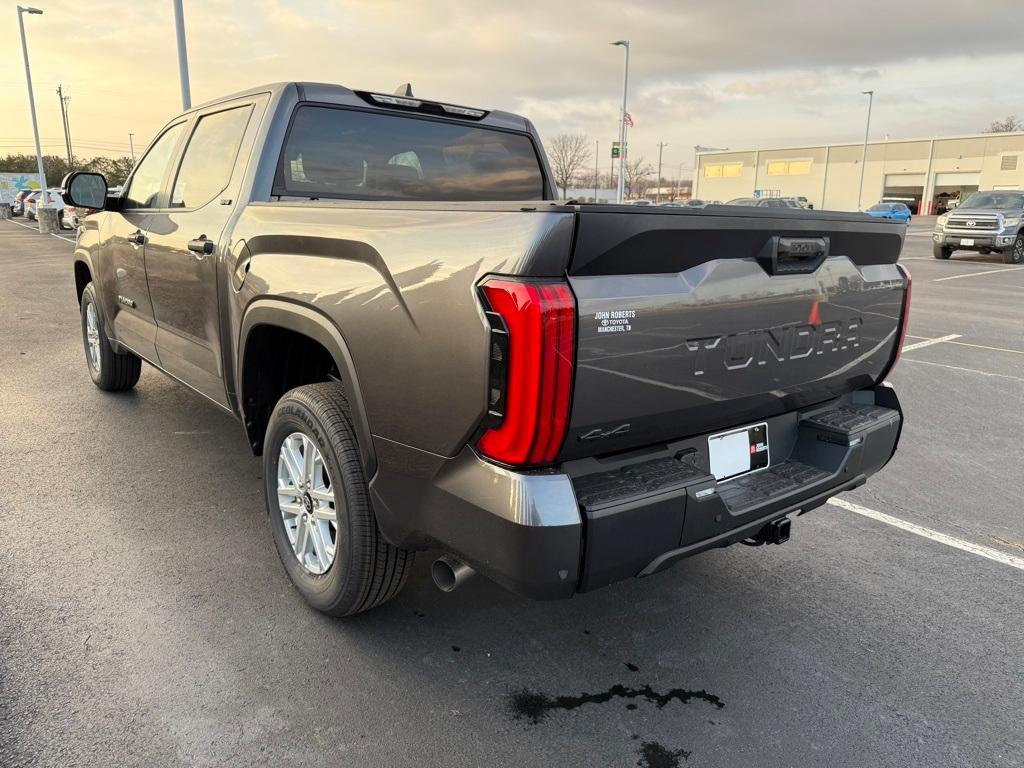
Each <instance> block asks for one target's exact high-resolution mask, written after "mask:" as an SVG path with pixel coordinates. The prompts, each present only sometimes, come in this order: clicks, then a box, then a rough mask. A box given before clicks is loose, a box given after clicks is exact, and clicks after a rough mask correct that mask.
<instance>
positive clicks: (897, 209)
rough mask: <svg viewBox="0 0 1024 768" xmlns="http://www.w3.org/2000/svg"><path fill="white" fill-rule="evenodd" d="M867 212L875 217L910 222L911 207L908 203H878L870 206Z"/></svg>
mask: <svg viewBox="0 0 1024 768" xmlns="http://www.w3.org/2000/svg"><path fill="white" fill-rule="evenodd" d="M865 213H866V214H867V215H868V216H871V217H872V218H874V219H889V220H891V221H902V222H903V223H904V224H910V218H911V217H910V209H909V208H908V207H907V205H906V203H876V204H875V205H872V206H871V207H870V208H868V209H867V210H866V211H865Z"/></svg>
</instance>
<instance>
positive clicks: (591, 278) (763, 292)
mask: <svg viewBox="0 0 1024 768" xmlns="http://www.w3.org/2000/svg"><path fill="white" fill-rule="evenodd" d="M577 215H578V220H577V231H576V239H575V245H574V251H573V255H572V260H571V263H570V267H569V270H568V272H569V282H570V284H571V286H572V290H573V292H574V293H575V296H576V302H577V308H578V313H579V323H578V335H577V338H578V348H577V368H576V375H575V382H574V394H573V407H572V414H571V420H570V428H569V432H568V435H567V439H566V441H565V444H564V447H563V451H562V458H563V459H572V458H580V457H584V456H591V455H596V454H604V453H610V452H615V451H621V450H625V449H629V448H632V447H638V446H644V445H651V444H653V443H657V442H659V441H667V440H672V439H676V438H679V437H685V436H689V435H694V434H698V433H702V432H708V431H712V430H718V429H727V428H729V427H733V426H740V425H743V424H748V423H751V422H754V421H756V420H759V419H763V418H766V417H769V416H773V415H776V414H779V413H784V412H787V411H791V410H794V409H796V408H801V407H805V406H807V405H810V404H814V403H818V402H823V401H825V400H828V399H830V398H833V397H837V396H839V395H841V394H844V393H847V392H850V391H853V390H856V389H861V388H864V387H867V386H871V385H872V384H874V383H875V382H876V381H878V380H879V379H880V378H881V377H882V376H883V375H884V374H885V373H886V371H887V369H888V367H889V365H890V363H891V361H892V359H893V357H894V354H895V352H896V344H897V336H898V330H899V325H900V320H901V313H902V302H903V294H904V290H905V279H904V277H903V275H902V274H901V273H900V271H899V270H898V269H897V267H896V266H895V264H896V261H897V259H898V258H899V253H900V249H901V248H902V244H903V237H904V234H905V231H906V228H905V226H904V225H902V224H897V223H892V222H884V221H874V220H870V219H868V218H867V217H866V216H861V215H859V214H847V215H844V214H831V213H824V212H817V211H802V210H801V211H777V210H771V209H769V210H764V211H752V210H749V209H748V210H744V211H742V212H739V211H738V210H737V209H735V208H728V207H717V208H709V209H705V210H703V211H688V210H685V209H683V210H680V209H675V210H672V209H668V210H655V211H650V210H641V209H636V208H633V209H626V208H623V207H617V206H580V208H579V212H578V214H577Z"/></svg>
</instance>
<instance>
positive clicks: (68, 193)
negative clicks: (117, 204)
mask: <svg viewBox="0 0 1024 768" xmlns="http://www.w3.org/2000/svg"><path fill="white" fill-rule="evenodd" d="M60 191H61V197H62V198H64V202H65V203H66V204H68V205H73V206H75V207H76V208H92V209H94V210H102V209H103V207H104V206H105V205H106V204H107V180H106V179H105V178H103V174H101V173H87V172H83V171H73V172H72V173H69V174H68V175H67V176H65V177H64V180H63V181H62V182H61V183H60Z"/></svg>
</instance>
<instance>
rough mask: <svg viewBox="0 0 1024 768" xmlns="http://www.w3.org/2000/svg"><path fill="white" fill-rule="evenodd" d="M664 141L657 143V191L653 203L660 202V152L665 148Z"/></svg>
mask: <svg viewBox="0 0 1024 768" xmlns="http://www.w3.org/2000/svg"><path fill="white" fill-rule="evenodd" d="M667 146H668V144H666V143H665V142H664V141H659V142H658V191H657V192H655V193H654V202H656V203H658V202H661V152H662V150H663V149H665V147H667Z"/></svg>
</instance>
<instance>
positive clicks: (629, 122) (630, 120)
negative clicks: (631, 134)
mask: <svg viewBox="0 0 1024 768" xmlns="http://www.w3.org/2000/svg"><path fill="white" fill-rule="evenodd" d="M626 125H628V126H629V127H630V128H632V127H633V116H632V115H631V114H629V112H627V113H626Z"/></svg>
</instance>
